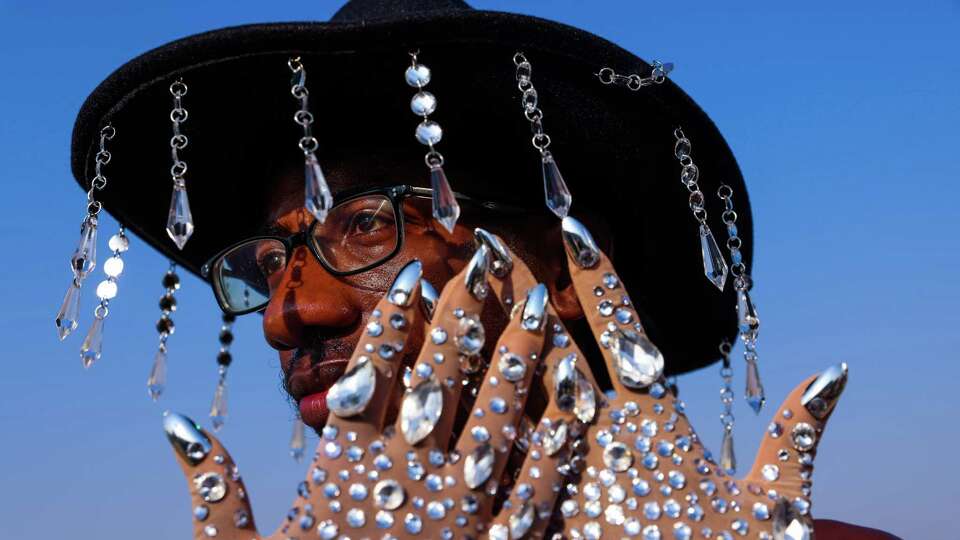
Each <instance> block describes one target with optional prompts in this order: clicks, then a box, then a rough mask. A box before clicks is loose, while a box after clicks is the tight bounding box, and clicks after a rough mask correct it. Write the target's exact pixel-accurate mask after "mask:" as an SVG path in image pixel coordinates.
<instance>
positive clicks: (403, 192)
mask: <svg viewBox="0 0 960 540" xmlns="http://www.w3.org/2000/svg"><path fill="white" fill-rule="evenodd" d="M371 195H382V196H385V197H387V199H389V200H390V204H391V205H393V213H394V216H396V219H397V245H396V246H395V247H394V248H393V251H391V252H390V253H389V254H388V255H387V256H385V257H383V258H381V259H379V260H377V261H376V262H373V263H370V264H368V265H366V266H363V267H360V268H357V269H354V270H346V271H342V270H337V269H335V268H333V267H332V266H331V265H330V263H329V262H327V260H326V259H325V258H324V256H323V254H322V253H320V250H319V248H317V246H316V243H315V242H311V241H309V238H311V237H312V236H313V233H314V230H315V229H316V228H317V226H318V225H319V224H320V221H319V220H317V219H314V220H313V222H312V223H311V224H310V226H309V227H307V229H306V230H305V231H301V232H298V233H294V234H291V235H289V236H286V237H283V236H274V235H259V236H251V237H249V238H245V239H243V240H241V241H239V242H236V243H234V244H231V245H230V246H228V247H226V248H224V249H222V250H220V252H218V253H217V254H216V255H214V256H213V257H211V258H210V259H209V260H208V261H207V262H205V263H204V264H203V266H201V267H200V275H201V276H203V278H204V279H206V280H208V281H209V282H210V285H211V287H212V288H213V296H214V297H215V298H216V299H217V304H219V305H220V309H221V310H223V312H224V313H229V314H232V315H246V314H247V313H253V312H255V311H261V310H263V309H264V308H266V303H264V304H262V305H259V306H255V307H252V308H248V309H243V310H239V311H238V310H234V309H233V308H231V307H230V306H229V305H228V304H227V302H226V299H225V297H224V294H223V291H222V290H221V288H220V280H219V279H214V278H213V277H212V275H213V272H214V269H216V268H217V265H218V264H222V261H223V258H224V257H225V256H226V255H227V254H228V253H230V252H231V251H233V250H234V249H236V248H238V247H240V246H242V245H245V244H249V243H250V242H253V241H257V240H275V241H278V242H280V243H281V244H282V245H283V247H284V250H285V251H286V257H287V259H288V260H289V259H290V257H291V255H292V254H293V250H294V249H296V248H298V247H300V246H307V248H308V249H309V250H310V253H312V254H313V258H314V259H316V260H317V262H319V263H320V265H321V266H322V267H323V268H324V270H326V271H327V272H329V273H330V274H331V275H334V276H338V277H340V276H352V275H355V274H360V273H362V272H366V271H367V270H371V269H373V268H376V267H378V266H380V265H382V264H383V263H385V262H387V261H389V260H390V259H392V258H394V257H396V255H397V253H399V252H400V249H401V248H402V247H403V241H404V229H405V225H404V223H405V222H404V218H403V211H402V209H401V208H402V207H401V205H402V204H403V201H404V199H406V198H407V197H410V196H421V197H424V198H431V197H432V196H433V190H432V189H430V188H424V187H417V186H411V185H407V184H401V185H396V186H389V187H378V188H362V187H361V188H355V189H351V190H345V191H343V192H342V193H339V194H337V199H338V202H337V204H336V205H334V206H333V208H336V207H338V206H341V205H344V204H347V203H349V202H351V201H354V200H357V199H359V198H362V197H369V196H371ZM454 195H455V196H456V198H457V199H459V200H462V201H466V202H472V203H474V204H479V205H480V206H483V207H484V208H487V209H491V210H500V211H507V212H528V211H529V210H527V209H522V208H517V207H511V206H508V205H503V204H500V203H495V202H488V201H479V200H477V199H473V198H471V197H468V196H466V195H463V194H460V193H455V194H454ZM333 208H331V210H333ZM268 302H269V300H268Z"/></svg>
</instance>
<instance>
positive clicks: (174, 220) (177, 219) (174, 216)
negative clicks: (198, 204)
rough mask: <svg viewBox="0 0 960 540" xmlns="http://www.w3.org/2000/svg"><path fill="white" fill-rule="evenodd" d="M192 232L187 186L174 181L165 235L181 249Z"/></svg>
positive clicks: (191, 216)
mask: <svg viewBox="0 0 960 540" xmlns="http://www.w3.org/2000/svg"><path fill="white" fill-rule="evenodd" d="M192 234H193V214H191V213H190V200H189V199H188V198H187V188H186V186H185V185H184V184H183V183H176V184H174V186H173V195H171V196H170V211H169V212H168V213H167V235H169V236H170V239H171V240H173V243H174V244H176V245H177V248H178V249H183V246H185V245H187V240H189V239H190V235H192Z"/></svg>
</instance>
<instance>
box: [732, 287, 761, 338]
mask: <svg viewBox="0 0 960 540" xmlns="http://www.w3.org/2000/svg"><path fill="white" fill-rule="evenodd" d="M737 316H738V318H739V322H740V331H741V332H753V333H754V335H756V332H757V330H758V329H759V328H760V317H759V316H758V315H757V307H756V306H755V305H753V300H752V299H751V298H750V293H749V292H747V291H746V290H739V291H737Z"/></svg>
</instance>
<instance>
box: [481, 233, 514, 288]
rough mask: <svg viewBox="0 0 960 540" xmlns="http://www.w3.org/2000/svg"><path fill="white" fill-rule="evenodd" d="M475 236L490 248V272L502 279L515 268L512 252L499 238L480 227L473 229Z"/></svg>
mask: <svg viewBox="0 0 960 540" xmlns="http://www.w3.org/2000/svg"><path fill="white" fill-rule="evenodd" d="M473 236H474V237H475V238H476V239H477V241H478V242H480V243H481V244H483V245H485V246H487V248H488V249H489V250H490V273H491V274H493V275H494V277H497V278H501V279H502V278H504V277H505V276H506V275H507V274H509V273H510V270H513V259H512V258H511V257H510V252H509V251H508V250H507V247H506V246H504V245H503V242H501V241H500V239H499V238H497V237H496V236H494V235H493V234H491V233H490V232H488V231H486V230H484V229H481V228H480V227H477V228H476V229H474V230H473Z"/></svg>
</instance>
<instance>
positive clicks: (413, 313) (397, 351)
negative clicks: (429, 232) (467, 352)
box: [327, 259, 423, 437]
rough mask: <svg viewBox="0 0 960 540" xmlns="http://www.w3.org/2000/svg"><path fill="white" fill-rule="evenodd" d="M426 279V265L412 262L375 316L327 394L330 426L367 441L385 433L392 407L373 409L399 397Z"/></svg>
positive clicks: (328, 423) (399, 276)
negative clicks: (396, 386)
mask: <svg viewBox="0 0 960 540" xmlns="http://www.w3.org/2000/svg"><path fill="white" fill-rule="evenodd" d="M422 275H423V267H422V265H421V264H420V261H418V260H416V259H414V260H412V261H410V262H409V263H407V264H406V266H404V267H403V268H402V269H401V270H400V272H399V273H398V274H397V277H396V278H395V279H394V281H393V284H392V285H391V286H390V289H389V290H388V291H387V294H386V296H385V297H384V298H383V299H381V300H380V303H379V304H377V307H376V309H374V310H373V312H372V313H371V315H370V319H369V321H368V322H367V326H366V329H365V330H364V334H363V337H362V338H361V339H360V343H359V344H358V345H357V348H356V350H355V351H354V352H353V357H352V358H350V362H349V363H348V364H347V369H346V371H345V372H344V374H343V376H341V377H340V379H339V380H338V381H337V382H336V383H335V384H334V385H333V386H331V387H330V389H329V390H328V391H327V408H328V409H329V410H330V412H331V414H332V415H333V416H331V417H329V418H328V420H327V426H328V427H331V428H339V427H345V428H347V429H348V430H349V431H351V432H353V433H356V434H357V435H362V436H364V437H373V436H376V435H377V434H379V432H380V428H381V427H382V425H383V421H384V418H385V417H386V414H387V410H388V408H387V407H384V406H379V405H378V406H373V407H368V405H369V404H370V403H371V402H372V403H374V404H377V403H380V404H382V403H387V401H388V399H389V398H390V395H391V393H392V392H393V387H394V381H395V379H396V377H397V375H398V374H399V373H400V371H401V367H400V359H401V358H402V357H403V351H404V350H405V349H406V344H407V339H408V338H409V336H410V332H411V327H413V326H417V325H418V322H419V321H422V319H421V318H420V317H419V312H418V311H417V309H418V308H417V306H418V304H419V290H420V277H421V276H422ZM417 331H419V330H417ZM334 416H335V417H336V418H334Z"/></svg>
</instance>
